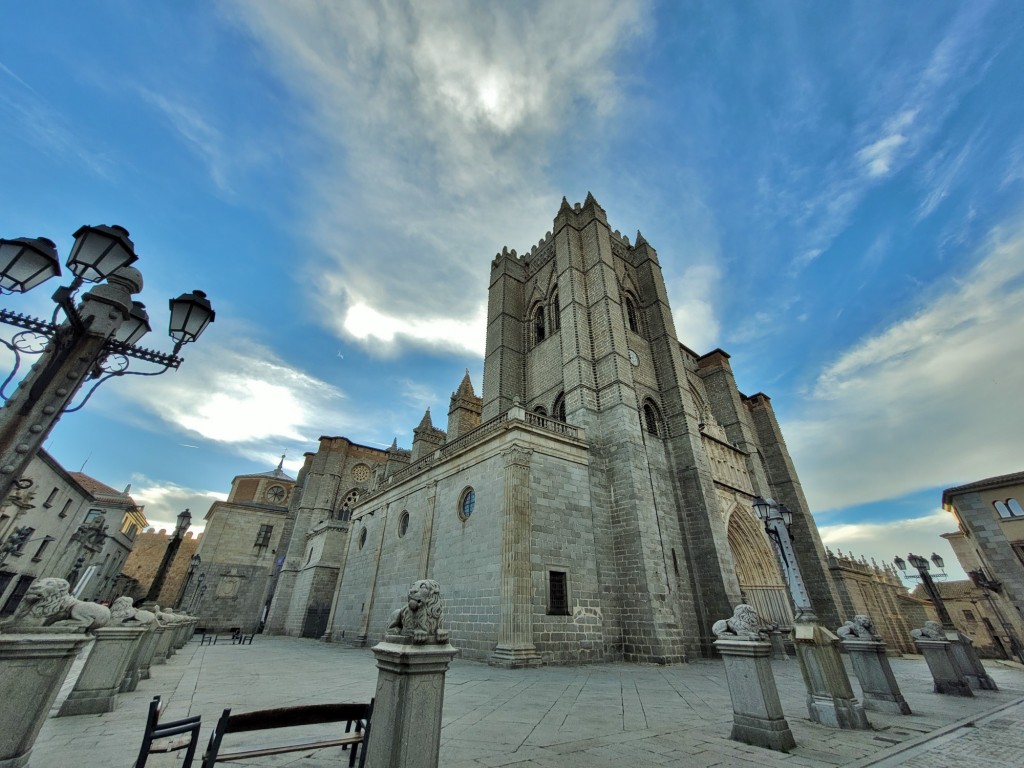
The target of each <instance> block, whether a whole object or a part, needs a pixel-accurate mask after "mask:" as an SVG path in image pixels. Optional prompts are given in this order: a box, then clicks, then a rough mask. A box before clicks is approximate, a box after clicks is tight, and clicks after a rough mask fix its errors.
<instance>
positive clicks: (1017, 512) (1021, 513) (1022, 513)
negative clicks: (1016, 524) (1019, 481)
mask: <svg viewBox="0 0 1024 768" xmlns="http://www.w3.org/2000/svg"><path fill="white" fill-rule="evenodd" d="M1006 507H1007V508H1008V509H1009V510H1010V517H1024V509H1022V508H1021V506H1020V502H1019V501H1017V500H1016V499H1007V500H1006Z"/></svg>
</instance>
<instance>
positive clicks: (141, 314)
mask: <svg viewBox="0 0 1024 768" xmlns="http://www.w3.org/2000/svg"><path fill="white" fill-rule="evenodd" d="M151 330H153V329H152V328H151V327H150V325H149V313H148V312H146V305H145V304H143V303H142V302H141V301H133V302H132V311H131V313H130V314H129V315H128V319H127V320H125V321H124V322H123V323H121V327H120V328H118V329H117V332H116V333H115V334H114V338H115V339H117V340H118V341H120V342H121V343H122V344H125V345H127V346H131V345H132V344H134V343H135V342H137V341H138V340H139V339H141V338H142V337H143V336H145V335H146V334H147V333H149V332H150V331H151Z"/></svg>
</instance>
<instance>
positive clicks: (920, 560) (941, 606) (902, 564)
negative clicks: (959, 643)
mask: <svg viewBox="0 0 1024 768" xmlns="http://www.w3.org/2000/svg"><path fill="white" fill-rule="evenodd" d="M908 560H909V561H910V564H911V565H912V566H914V568H916V569H917V572H918V574H919V576H920V579H921V583H922V584H923V585H924V591H925V592H927V593H928V597H930V598H931V600H932V604H933V605H934V606H935V612H936V613H937V614H939V622H940V623H941V624H942V628H943V629H950V630H953V631H954V632H955V631H957V630H956V627H955V626H953V619H952V618H951V617H950V615H949V611H947V610H946V604H945V603H944V602H942V595H940V594H939V590H938V588H937V587H936V586H935V582H934V581H933V580H932V577H931V574H930V573H928V569H929V566H928V560H927V559H926V558H924V557H921V555H915V554H914V553H913V552H911V553H910V554H909V555H907V560H904V559H903V558H902V557H900V556H899V555H897V556H896V557H894V558H893V559H892V561H893V562H894V563H896V567H897V568H899V569H900V570H901V571H903V572H904V573H905V572H906V570H907V561H908ZM932 562H933V563H935V567H936V568H938V569H939V570H942V568H943V566H945V564H946V561H945V560H943V559H942V558H941V557H939V555H938V554H936V553H934V552H933V553H932ZM940 575H941V574H940Z"/></svg>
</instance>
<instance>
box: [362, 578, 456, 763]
mask: <svg viewBox="0 0 1024 768" xmlns="http://www.w3.org/2000/svg"><path fill="white" fill-rule="evenodd" d="M443 613H444V610H443V604H442V602H441V587H440V586H439V585H438V583H437V582H436V581H433V580H431V579H421V580H420V581H417V582H415V583H414V584H413V585H412V588H411V589H410V590H409V595H408V599H407V601H406V604H405V605H404V606H403V607H401V608H399V609H398V610H397V611H395V612H394V613H393V614H392V615H391V621H390V622H389V623H388V628H387V634H386V635H385V637H384V641H383V642H381V643H378V644H377V645H376V646H374V648H373V655H374V656H376V658H377V694H376V701H375V704H374V709H373V736H372V738H371V739H370V743H369V745H368V747H367V749H368V751H367V753H366V758H367V759H366V764H367V765H372V766H375V768H390V767H394V768H398V766H402V768H437V763H438V755H439V752H440V746H441V711H442V708H443V706H444V677H445V673H446V672H447V671H448V665H449V664H450V663H451V660H452V659H453V658H454V657H455V655H456V654H457V653H458V649H456V648H453V647H452V646H451V645H450V644H449V643H448V632H447V631H446V630H445V629H444V628H443V626H442V619H443ZM400 715H402V716H401V717H400Z"/></svg>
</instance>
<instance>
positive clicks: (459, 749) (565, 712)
mask: <svg viewBox="0 0 1024 768" xmlns="http://www.w3.org/2000/svg"><path fill="white" fill-rule="evenodd" d="M773 664H774V672H775V676H776V679H777V681H778V687H779V693H780V697H781V699H782V704H783V709H784V710H785V712H786V717H787V718H788V720H789V724H790V727H791V729H792V731H793V735H794V736H795V737H796V741H797V748H796V749H795V750H794V751H793V752H791V753H789V754H788V755H787V754H781V753H777V752H771V751H769V750H764V749H759V748H757V747H748V746H746V745H743V744H739V743H736V742H733V741H730V740H729V738H728V735H729V729H730V725H731V721H732V715H731V713H732V710H731V706H730V703H729V694H728V691H727V689H726V686H725V677H724V669H723V666H722V664H721V663H720V662H716V661H696V662H692V663H690V664H682V665H676V666H669V667H659V666H643V665H634V664H608V665H601V666H583V667H545V668H542V669H533V670H515V671H511V670H504V669H497V668H492V667H488V666H486V665H483V664H477V663H473V662H465V661H459V660H456V661H455V662H454V663H453V664H452V667H451V669H450V671H449V673H448V677H447V683H446V687H445V708H444V722H443V729H442V732H441V766H444V768H470V767H472V768H481V766H484V767H487V768H498V767H499V766H513V767H514V768H536V767H539V766H544V767H545V768H548V767H555V766H569V767H570V768H574V767H576V766H578V767H579V768H584V767H585V768H605V767H606V766H607V767H608V768H610V767H611V766H615V767H616V768H621V766H623V765H626V766H630V768H638V767H640V766H658V765H672V766H677V765H682V766H693V768H710V767H711V766H723V767H724V766H737V767H739V768H744V767H748V766H749V767H750V768H754V766H757V767H758V768H768V767H770V766H790V767H791V768H798V767H801V766H851V767H852V768H867V767H868V766H878V767H879V768H883V767H886V768H887V767H891V766H896V765H899V766H903V768H916V767H918V766H920V767H921V768H924V767H925V766H927V768H943V767H946V766H949V767H952V766H956V768H974V767H975V766H976V767H977V768H994V767H995V766H1000V768H1008V767H1009V768H1012V767H1013V766H1024V727H1022V726H1024V672H1022V671H1021V670H1020V668H1019V666H1018V668H1013V667H1012V666H1011V665H1007V664H993V663H991V662H990V663H989V664H988V669H989V673H990V674H991V675H992V677H993V678H994V679H995V680H996V682H997V683H998V685H999V686H1000V690H999V691H996V692H990V691H979V692H978V695H977V696H976V697H975V698H973V699H959V698H955V697H949V696H939V695H936V694H933V693H931V679H930V677H929V675H928V670H927V667H926V666H925V664H924V661H923V660H921V659H920V658H913V657H912V658H904V659H892V666H893V669H894V671H895V673H896V677H897V679H898V680H899V682H900V685H901V686H902V689H903V694H904V696H905V697H906V699H907V701H908V702H909V703H910V706H911V708H913V710H914V714H913V715H911V716H907V717H897V716H891V715H881V714H878V713H874V712H871V713H869V714H868V716H869V718H870V720H871V722H872V724H873V726H874V729H873V730H871V731H840V730H835V729H831V728H825V727H823V726H819V725H816V724H814V723H812V722H810V720H808V718H807V709H806V705H805V703H804V697H805V693H804V688H803V683H802V681H801V680H800V670H799V667H798V666H797V663H796V662H795V661H792V660H790V661H776V662H773ZM152 672H153V677H152V678H151V679H150V680H144V681H142V682H141V683H140V684H139V688H138V690H137V691H135V692H134V693H130V694H124V695H122V696H121V697H119V706H118V709H117V710H116V711H114V712H111V713H107V714H103V715H82V716H78V717H62V718H53V717H51V718H50V719H49V720H47V721H46V724H45V725H44V726H43V729H42V732H41V733H40V735H39V740H38V741H37V743H36V748H35V750H34V751H33V753H32V760H31V763H30V765H31V766H33V767H34V768H63V766H83V767H84V768H91V766H97V767H102V768H121V767H122V766H124V767H127V766H131V765H133V763H134V760H135V757H136V755H137V753H138V749H139V745H140V743H141V739H142V730H143V727H144V724H145V718H146V710H147V706H148V702H149V700H150V699H151V698H152V697H153V695H154V694H159V695H160V696H161V697H162V698H163V700H164V701H165V702H166V703H167V709H166V710H165V717H166V718H169V719H174V718H179V717H185V716H186V715H192V714H201V715H202V718H203V729H202V733H201V739H202V745H201V746H200V748H199V750H198V752H199V753H200V754H201V753H202V749H203V747H204V746H205V743H206V740H207V739H208V738H209V734H210V732H211V731H212V729H213V726H214V723H215V722H216V720H217V717H218V716H219V715H220V713H221V711H222V710H223V709H224V708H225V707H232V708H233V709H234V710H235V711H236V712H241V711H248V710H252V709H262V708H268V707H281V706H291V705H297V704H300V703H321V702H332V701H367V700H369V699H370V697H372V696H373V693H374V689H375V687H376V680H377V670H376V666H375V664H374V659H373V654H372V653H371V652H370V651H369V650H368V649H353V648H346V647H342V646H338V645H327V644H323V643H319V642H316V641H313V640H301V639H295V638H284V637H264V636H258V637H257V638H256V640H255V641H254V642H253V644H252V645H251V646H249V645H246V646H233V645H226V644H218V645H215V646H209V645H208V646H202V647H200V645H199V643H198V641H197V640H194V641H193V642H191V643H190V644H189V645H187V646H186V647H185V648H184V649H182V650H181V651H179V652H178V653H177V655H175V656H174V657H172V658H171V659H170V660H169V662H168V663H167V664H166V665H162V666H155V667H153V668H152ZM74 673H75V671H74V670H73V671H72V674H74ZM70 685H71V683H70V681H69V682H68V683H66V684H65V686H64V690H65V693H66V691H67V690H69V689H70ZM854 688H855V690H857V686H856V683H854ZM59 703H60V698H58V701H57V704H56V705H55V706H59ZM179 755H180V753H179ZM179 761H180V757H179V756H173V755H154V756H152V757H151V758H150V761H149V766H153V768H169V767H170V766H175V765H178V764H179ZM198 764H199V762H198V760H197V761H196V763H195V765H196V767H197V768H198ZM347 764H348V760H347V756H345V755H344V754H343V753H341V752H340V750H338V749H333V750H323V751H319V752H308V753H303V752H297V753H293V754H290V755H281V756H277V757H273V758H262V759H260V760H258V761H257V760H254V761H251V762H246V763H231V764H230V765H253V766H296V768H299V767H300V766H301V768H326V766H332V768H333V767H334V766H339V765H347Z"/></svg>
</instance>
